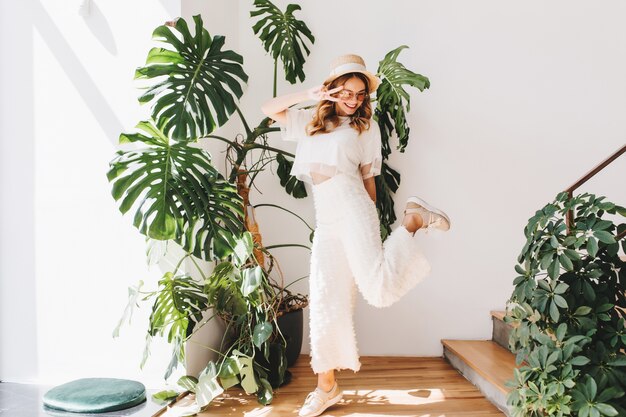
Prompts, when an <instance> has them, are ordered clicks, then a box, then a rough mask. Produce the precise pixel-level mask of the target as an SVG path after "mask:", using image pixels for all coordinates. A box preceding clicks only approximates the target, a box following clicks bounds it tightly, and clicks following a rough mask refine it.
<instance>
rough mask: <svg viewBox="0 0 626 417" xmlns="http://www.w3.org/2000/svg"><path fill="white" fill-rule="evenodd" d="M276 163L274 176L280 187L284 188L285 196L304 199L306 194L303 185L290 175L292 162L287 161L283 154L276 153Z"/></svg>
mask: <svg viewBox="0 0 626 417" xmlns="http://www.w3.org/2000/svg"><path fill="white" fill-rule="evenodd" d="M276 162H277V163H278V168H277V169H276V174H277V176H278V178H279V179H280V185H282V186H283V187H284V188H285V191H287V194H289V195H292V196H293V197H295V198H304V197H306V196H307V192H306V188H305V186H304V183H303V182H302V181H300V180H299V179H297V178H296V177H295V176H293V175H291V174H290V172H291V167H292V166H293V161H292V160H289V159H287V158H286V157H285V156H284V155H283V154H280V153H278V154H276Z"/></svg>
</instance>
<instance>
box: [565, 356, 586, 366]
mask: <svg viewBox="0 0 626 417" xmlns="http://www.w3.org/2000/svg"><path fill="white" fill-rule="evenodd" d="M589 362H590V360H589V358H587V357H585V356H574V357H573V358H572V359H571V360H570V362H569V363H570V364H571V365H572V366H583V365H587V364H588V363H589Z"/></svg>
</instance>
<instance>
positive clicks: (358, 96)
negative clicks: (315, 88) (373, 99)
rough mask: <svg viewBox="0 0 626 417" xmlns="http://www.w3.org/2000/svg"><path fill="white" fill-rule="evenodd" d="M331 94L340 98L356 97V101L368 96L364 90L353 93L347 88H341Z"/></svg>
mask: <svg viewBox="0 0 626 417" xmlns="http://www.w3.org/2000/svg"><path fill="white" fill-rule="evenodd" d="M333 96H334V97H337V98H340V99H342V100H352V98H353V97H356V99H357V101H363V100H365V99H366V98H367V97H369V95H368V94H367V93H366V92H365V91H360V92H358V93H355V92H353V91H349V90H341V91H339V92H338V93H335V94H333Z"/></svg>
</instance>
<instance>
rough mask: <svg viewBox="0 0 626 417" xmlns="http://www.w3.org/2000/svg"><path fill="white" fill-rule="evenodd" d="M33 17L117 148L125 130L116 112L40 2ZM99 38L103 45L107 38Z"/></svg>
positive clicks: (36, 28) (70, 78)
mask: <svg viewBox="0 0 626 417" xmlns="http://www.w3.org/2000/svg"><path fill="white" fill-rule="evenodd" d="M93 6H94V5H93V4H92V7H93ZM97 10H98V13H99V14H100V16H102V14H101V13H100V12H99V9H97ZM92 12H93V9H92ZM32 16H33V25H34V27H35V30H37V32H39V34H40V35H41V38H42V39H43V41H44V42H45V43H46V45H47V46H48V48H49V49H50V52H51V53H52V55H54V57H55V58H56V60H57V62H58V63H59V65H60V66H61V68H63V71H65V73H66V74H67V76H68V78H69V80H70V81H71V83H72V84H73V85H74V87H75V88H76V91H77V92H78V94H79V95H80V96H81V98H82V99H83V102H84V104H85V106H86V107H87V108H88V109H89V111H90V112H91V114H92V115H93V117H94V119H95V120H96V121H97V122H98V124H99V125H100V127H101V128H102V130H103V131H104V132H105V134H106V136H107V137H108V138H109V141H110V142H111V144H113V145H114V146H117V145H118V137H119V134H120V132H122V131H123V130H124V128H123V125H122V122H121V121H120V120H119V119H118V118H117V116H116V115H115V112H114V111H113V109H112V108H111V106H109V104H108V103H107V101H106V99H105V97H104V95H102V93H101V92H100V90H99V89H98V87H97V85H96V83H95V82H94V81H93V79H92V78H91V76H90V75H89V72H88V71H87V70H86V69H85V67H84V66H83V64H82V63H81V62H80V60H79V59H78V57H77V56H76V53H75V52H74V51H73V50H72V47H71V46H70V44H69V43H68V42H67V41H66V40H65V38H64V37H63V34H62V33H61V31H60V30H59V28H58V27H57V25H56V24H55V23H54V21H53V20H52V18H51V17H50V15H49V14H48V12H47V11H46V10H45V9H44V7H43V6H42V5H41V3H40V2H38V1H35V2H33V9H32ZM102 21H104V17H102ZM100 25H102V23H99V22H97V23H94V25H93V26H90V29H92V30H96V29H97V28H100ZM104 26H105V27H106V30H108V31H109V33H110V32H111V31H110V29H108V25H107V24H106V23H104ZM106 36H111V38H112V35H105V36H104V37H106ZM96 37H98V36H96ZM98 38H99V39H100V40H101V42H102V38H103V37H102V36H101V37H98ZM105 47H106V46H105ZM113 48H114V49H115V46H113Z"/></svg>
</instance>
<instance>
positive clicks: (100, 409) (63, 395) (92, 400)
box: [43, 378, 146, 413]
mask: <svg viewBox="0 0 626 417" xmlns="http://www.w3.org/2000/svg"><path fill="white" fill-rule="evenodd" d="M145 400H146V387H144V385H143V384H142V383H141V382H137V381H130V380H128V379H116V378H83V379H77V380H76V381H71V382H68V383H67V384H63V385H59V386H58V387H54V388H52V389H51V390H50V391H48V392H46V393H45V394H44V396H43V403H44V405H45V406H46V407H50V408H53V409H55V410H63V411H72V412H76V413H104V412H107V411H116V410H123V409H125V408H130V407H133V406H135V405H137V404H140V403H142V402H144V401H145Z"/></svg>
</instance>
